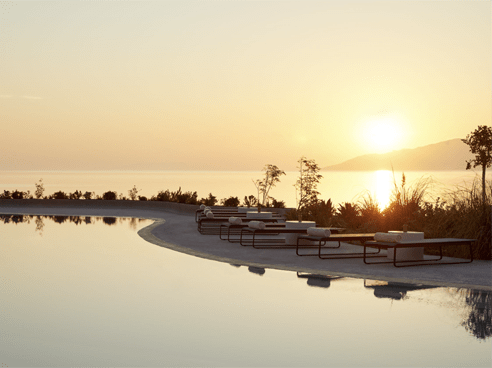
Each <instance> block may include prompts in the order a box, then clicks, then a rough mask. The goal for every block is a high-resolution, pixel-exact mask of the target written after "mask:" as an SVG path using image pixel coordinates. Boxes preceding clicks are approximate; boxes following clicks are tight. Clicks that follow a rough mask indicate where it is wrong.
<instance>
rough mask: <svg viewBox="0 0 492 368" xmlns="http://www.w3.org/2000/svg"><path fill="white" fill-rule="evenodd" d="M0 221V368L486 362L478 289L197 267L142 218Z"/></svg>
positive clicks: (199, 263) (489, 346) (488, 304)
mask: <svg viewBox="0 0 492 368" xmlns="http://www.w3.org/2000/svg"><path fill="white" fill-rule="evenodd" d="M0 220H1V221H0V250H1V254H2V256H1V257H0V270H1V271H0V342H1V343H0V366H8V367H14V366H139V367H141V366H175V367H176V366H177V367H184V366H195V367H196V366H214V367H232V366H255V367H260V366H262V367H264V366H282V367H289V366H293V367H307V366H309V367H316V366H323V367H326V366H334V367H343V366H349V367H355V366H361V367H371V366H377V367H382V366H391V367H398V366H412V367H413V366H470V367H472V366H478V367H486V366H491V364H492V361H491V351H492V339H491V336H492V327H491V325H492V322H491V319H492V314H491V311H492V295H491V293H490V292H488V291H483V290H469V289H456V288H447V287H429V286H425V287H424V286H422V285H411V284H387V283H384V282H376V281H373V280H363V279H355V278H342V277H336V276H333V277H321V276H317V275H309V274H298V273H295V272H288V271H278V270H271V269H266V270H265V269H262V268H257V267H247V266H240V265H230V264H225V263H221V262H215V261H210V260H204V259H201V258H197V257H193V256H190V255H186V254H182V253H179V252H174V251H171V250H168V249H166V248H161V247H158V246H155V245H153V244H150V243H147V242H146V241H144V240H143V239H141V238H140V237H139V236H138V234H137V231H138V230H139V229H141V228H143V227H145V226H148V225H150V224H151V223H152V221H150V220H138V219H125V218H102V217H99V218H98V217H77V216H72V217H62V216H58V217H53V216H50V217H46V216H23V217H21V216H5V215H2V216H0Z"/></svg>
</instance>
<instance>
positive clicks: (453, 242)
mask: <svg viewBox="0 0 492 368" xmlns="http://www.w3.org/2000/svg"><path fill="white" fill-rule="evenodd" d="M475 242H476V239H456V238H440V239H422V240H412V241H403V242H399V243H387V242H376V241H368V242H366V243H365V244H364V263H365V264H379V263H392V264H393V266H395V267H413V266H423V265H433V266H438V265H449V264H461V263H471V262H473V244H474V243H475ZM460 245H468V247H469V252H470V260H466V261H455V262H439V261H440V260H442V258H443V254H442V248H443V247H450V246H460ZM367 247H378V248H379V249H394V254H393V259H392V260H389V261H379V262H368V261H367V258H370V257H366V248H367ZM432 247H434V248H436V247H438V248H439V257H437V258H430V259H429V258H427V259H423V260H397V254H398V249H412V248H432Z"/></svg>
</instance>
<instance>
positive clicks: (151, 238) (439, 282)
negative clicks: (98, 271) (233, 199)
mask: <svg viewBox="0 0 492 368" xmlns="http://www.w3.org/2000/svg"><path fill="white" fill-rule="evenodd" d="M101 202H102V201H101ZM101 202H99V203H97V204H98V205H97V206H94V205H93V206H90V207H87V206H84V207H82V206H80V207H79V206H77V205H69V206H55V207H51V206H48V207H43V206H39V205H37V206H13V207H10V206H5V205H4V203H0V213H4V214H29V215H79V216H113V217H134V218H141V219H149V220H153V221H154V222H153V223H152V224H151V225H149V226H146V227H144V228H142V229H140V230H139V231H138V232H137V233H138V235H139V236H140V237H141V238H142V239H144V240H145V241H147V242H149V243H152V244H155V245H158V246H161V247H165V248H168V249H171V250H174V251H178V252H181V253H185V254H188V255H192V256H196V257H200V258H204V259H208V260H213V261H218V262H224V263H229V264H240V265H243V266H254V267H261V268H269V269H276V270H284V271H293V272H306V273H313V274H320V275H333V276H343V277H352V278H362V279H371V280H380V281H387V282H400V283H412V284H422V285H432V286H442V287H456V288H469V289H480V290H492V285H491V284H490V275H491V271H492V268H491V267H490V266H491V264H490V263H488V264H483V263H482V264H481V266H480V267H481V269H485V270H486V271H487V270H488V273H489V276H488V277H486V278H485V279H486V280H487V281H482V282H481V281H480V280H476V282H474V281H475V280H472V282H470V281H468V282H463V281H459V280H456V279H454V280H452V279H446V278H443V277H442V276H441V277H438V278H437V279H436V278H435V277H425V275H424V276H422V275H421V273H424V274H429V275H431V276H432V275H436V274H439V273H440V271H439V269H440V268H441V267H450V266H433V267H431V266H428V267H415V268H413V267H412V268H413V269H421V270H422V272H418V273H415V275H418V277H412V276H411V274H412V273H411V272H402V271H400V270H401V269H394V268H391V269H390V268H387V267H385V268H379V269H377V268H376V267H378V266H367V265H364V266H362V271H365V272H360V271H359V272H356V270H355V271H354V268H355V269H358V268H360V267H359V265H356V266H355V267H354V265H352V266H351V267H345V269H344V268H343V267H344V265H346V263H344V262H337V263H336V264H335V263H332V265H333V266H336V267H330V266H327V265H329V262H325V261H321V262H318V265H320V266H321V267H316V266H314V267H313V266H311V265H306V264H297V265H292V264H287V263H286V262H280V261H279V262H267V261H265V260H261V257H260V256H259V255H260V253H257V252H259V251H258V250H255V249H250V250H249V253H248V259H245V257H242V258H241V257H238V258H236V257H231V256H224V255H221V254H217V253H218V252H217V248H218V247H217V246H216V247H215V249H214V251H201V250H199V249H198V247H197V246H195V248H191V247H187V246H183V245H182V244H179V243H180V237H179V235H180V234H178V236H175V237H174V240H173V239H170V238H169V237H167V236H157V235H156V232H157V233H158V235H162V230H163V229H164V233H165V232H166V231H167V230H169V229H165V226H166V224H168V220H173V221H174V224H179V223H182V222H188V226H189V225H190V224H191V223H193V224H194V220H193V218H192V216H190V214H191V213H192V212H191V211H188V210H186V211H179V210H178V211H176V210H175V209H170V208H158V209H156V208H148V207H145V206H138V207H137V206H128V207H121V206H120V207H118V208H114V206H105V205H104V203H101ZM193 212H194V210H193ZM171 227H172V226H171ZM159 229H160V230H161V233H160V234H159V232H158V231H157V230H159ZM188 229H191V228H190V227H188ZM188 233H190V234H186V235H188V238H190V237H192V238H193V239H200V240H199V241H201V242H202V243H204V242H205V243H214V242H215V243H217V244H218V245H219V246H220V247H221V248H223V246H224V244H226V243H220V244H219V243H218V242H216V241H214V239H213V238H211V237H208V238H207V236H204V235H201V234H199V233H198V232H197V231H196V228H193V231H188ZM183 235H184V234H183ZM183 241H185V239H183ZM219 242H223V241H219ZM185 243H186V241H185ZM186 244H189V243H186ZM251 250H252V252H251ZM219 251H220V250H219ZM234 251H236V250H234ZM240 251H244V249H240V248H237V252H238V253H239V252H240ZM270 251H271V250H270ZM243 253H244V252H243ZM277 254H279V253H277V252H276V255H277ZM290 256H291V257H290V258H289V263H292V259H294V262H298V263H301V260H299V259H297V260H296V258H300V257H296V256H294V257H293V258H292V255H290ZM251 258H256V259H251ZM304 258H306V257H304ZM307 258H311V257H307ZM477 262H486V261H477ZM305 263H306V262H305ZM471 265H475V262H474V263H472V264H471ZM463 266H468V265H456V266H452V267H453V268H448V269H447V271H448V274H451V275H453V276H454V277H459V275H458V276H456V274H459V273H460V272H461V273H462V271H463V270H465V269H464V268H461V267H463ZM337 267H338V269H335V268H337ZM350 268H352V269H350ZM369 268H373V270H369ZM450 270H451V271H454V270H456V271H457V272H450ZM460 270H461V271H460ZM368 271H369V272H368ZM382 271H384V272H382ZM396 273H400V274H401V273H403V276H402V275H396ZM405 273H406V274H407V275H405ZM467 276H468V279H470V277H471V278H473V275H472V276H470V275H467ZM481 277H482V276H481ZM482 278H483V277H482Z"/></svg>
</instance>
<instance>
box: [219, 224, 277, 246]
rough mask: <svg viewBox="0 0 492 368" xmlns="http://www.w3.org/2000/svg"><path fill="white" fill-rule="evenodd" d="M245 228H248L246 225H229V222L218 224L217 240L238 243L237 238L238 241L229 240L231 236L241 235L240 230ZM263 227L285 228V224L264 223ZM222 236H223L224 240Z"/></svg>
mask: <svg viewBox="0 0 492 368" xmlns="http://www.w3.org/2000/svg"><path fill="white" fill-rule="evenodd" d="M247 226H248V223H242V224H231V223H230V222H228V223H222V224H220V227H219V238H220V239H221V240H227V241H229V242H230V243H239V241H240V240H239V238H238V239H231V235H237V236H239V235H240V234H241V229H243V228H245V227H247ZM265 226H266V227H267V228H268V227H281V228H285V223H280V222H270V223H266V224H265ZM226 229H227V238H225V235H226ZM222 236H224V238H223V237H222Z"/></svg>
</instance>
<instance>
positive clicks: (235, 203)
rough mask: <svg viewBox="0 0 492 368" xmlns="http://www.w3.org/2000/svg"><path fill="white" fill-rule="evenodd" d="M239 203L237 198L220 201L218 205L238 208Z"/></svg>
mask: <svg viewBox="0 0 492 368" xmlns="http://www.w3.org/2000/svg"><path fill="white" fill-rule="evenodd" d="M240 203H241V201H240V200H239V198H238V197H229V198H227V199H226V198H224V199H221V200H220V204H221V205H222V206H226V207H238V206H239V204H240Z"/></svg>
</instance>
